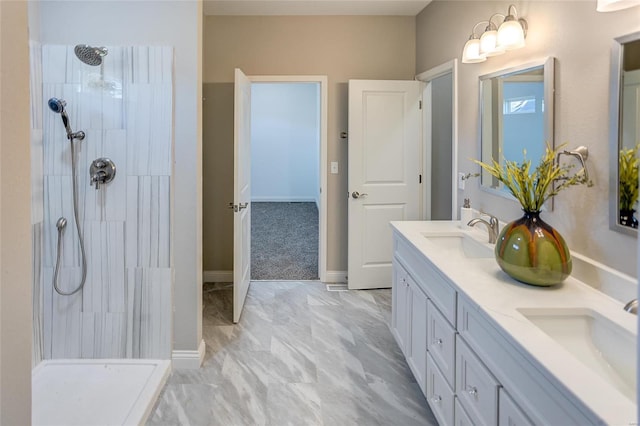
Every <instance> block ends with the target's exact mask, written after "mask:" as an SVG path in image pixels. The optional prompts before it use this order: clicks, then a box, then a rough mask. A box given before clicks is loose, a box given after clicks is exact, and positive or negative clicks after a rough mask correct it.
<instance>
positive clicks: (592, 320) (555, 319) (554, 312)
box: [518, 308, 636, 402]
mask: <svg viewBox="0 0 640 426" xmlns="http://www.w3.org/2000/svg"><path fill="white" fill-rule="evenodd" d="M518 311H519V312H520V313H521V314H522V315H524V317H525V318H527V320H529V321H531V322H532V323H533V324H534V325H535V326H536V327H538V328H539V329H540V330H542V331H543V332H544V333H545V334H547V335H548V336H549V337H551V338H552V339H553V340H554V341H556V342H557V343H558V344H560V346H562V347H563V348H564V349H565V350H567V351H568V352H570V353H571V354H572V355H573V356H574V357H576V359H577V360H578V361H580V362H582V363H583V364H585V365H586V366H587V367H589V368H590V369H591V370H592V371H593V372H595V373H596V374H598V375H599V376H600V377H601V378H603V379H605V380H606V381H607V382H609V383H610V384H611V385H613V386H614V387H616V388H617V389H618V390H619V391H620V392H622V393H623V394H624V395H625V396H626V397H627V398H629V399H630V400H631V401H633V402H635V401H636V336H635V335H634V334H633V333H631V332H629V330H627V329H625V328H623V327H621V326H619V325H617V324H615V323H614V322H612V321H610V320H608V319H607V318H605V317H603V316H602V315H600V314H599V313H597V312H595V311H593V310H591V309H586V308H585V309H582V308H572V309H563V308H558V309H525V308H520V309H518Z"/></svg>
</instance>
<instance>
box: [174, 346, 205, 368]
mask: <svg viewBox="0 0 640 426" xmlns="http://www.w3.org/2000/svg"><path fill="white" fill-rule="evenodd" d="M205 351H206V345H205V343H204V340H201V341H200V345H199V346H198V349H197V350H195V351H177V350H175V351H173V352H172V353H171V366H172V367H173V368H174V369H176V370H196V369H198V368H200V366H201V365H202V361H204V354H205Z"/></svg>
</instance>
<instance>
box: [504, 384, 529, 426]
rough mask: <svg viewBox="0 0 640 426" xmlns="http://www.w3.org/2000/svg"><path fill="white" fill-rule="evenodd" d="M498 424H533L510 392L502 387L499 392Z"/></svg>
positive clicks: (526, 425)
mask: <svg viewBox="0 0 640 426" xmlns="http://www.w3.org/2000/svg"><path fill="white" fill-rule="evenodd" d="M499 398H500V404H498V406H499V407H500V409H499V412H498V426H533V423H531V421H530V420H529V418H528V417H527V416H526V415H525V414H524V413H523V412H522V410H521V409H520V407H518V405H517V404H516V403H515V402H514V400H513V399H511V397H510V396H509V394H508V393H507V392H506V391H505V390H504V389H503V388H502V389H500V393H499Z"/></svg>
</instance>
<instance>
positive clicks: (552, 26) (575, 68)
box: [416, 1, 640, 276]
mask: <svg viewBox="0 0 640 426" xmlns="http://www.w3.org/2000/svg"><path fill="white" fill-rule="evenodd" d="M508 5H509V2H484V1H483V2H480V1H469V2H462V1H451V2H449V1H447V2H444V1H435V2H433V3H431V4H430V5H429V6H427V7H426V8H425V10H424V11H423V12H422V13H421V14H420V15H418V18H417V23H416V32H417V37H416V49H417V50H416V52H417V55H416V72H421V71H424V70H427V69H429V68H432V67H434V66H437V65H439V64H441V63H443V62H446V61H449V60H451V59H452V58H458V59H459V58H460V57H461V51H462V47H463V45H464V43H465V42H466V40H467V39H468V37H469V32H470V30H471V28H472V26H473V25H474V24H475V23H476V22H478V21H480V20H483V19H487V18H488V17H489V16H491V14H492V13H495V12H499V13H505V12H506V11H507V7H508ZM517 7H518V12H519V13H520V15H521V16H523V17H525V18H526V19H527V21H528V22H529V33H528V36H527V46H526V47H525V48H523V49H520V50H517V51H512V52H508V53H507V54H505V55H502V56H497V57H494V58H490V59H488V60H487V61H486V62H484V63H481V64H460V67H459V76H458V88H459V96H458V101H459V127H458V130H459V151H458V167H459V171H460V172H469V171H477V169H478V167H477V166H474V165H472V163H471V162H470V161H469V158H477V157H478V156H479V152H480V148H479V146H478V144H479V142H478V140H479V139H478V76H479V75H482V74H486V73H490V72H493V71H496V70H499V69H502V68H507V67H511V66H515V65H518V64H522V63H526V62H530V61H532V60H536V59H541V58H544V57H546V56H554V57H556V58H557V63H556V64H557V67H556V114H555V115H556V116H555V137H556V142H557V143H563V142H568V143H569V147H575V146H578V145H586V146H587V147H588V148H589V164H588V165H589V170H590V173H591V175H592V177H593V181H594V183H595V186H594V187H592V188H586V187H573V188H570V189H568V190H566V191H564V192H562V193H561V194H560V195H558V196H557V197H555V210H554V211H553V212H552V213H546V214H544V216H543V217H544V218H545V219H547V220H548V222H549V223H550V224H552V225H554V226H556V227H557V228H558V230H559V231H560V232H561V233H562V235H563V236H564V237H565V238H566V240H567V243H568V244H569V246H570V247H571V249H572V250H575V251H577V252H580V253H583V254H585V255H587V256H590V257H592V258H594V259H596V260H598V261H601V262H603V263H605V264H607V265H610V266H613V267H614V268H617V269H619V270H622V271H624V272H626V273H628V274H630V275H633V276H636V274H637V272H636V250H637V248H636V247H637V244H636V239H635V238H632V237H629V236H627V235H622V234H619V233H616V232H613V231H610V230H609V224H608V223H609V222H608V221H609V216H608V215H609V209H608V197H609V189H608V187H609V143H608V137H607V134H608V133H607V132H608V126H609V120H608V111H609V105H608V99H609V64H610V49H611V46H612V41H613V38H614V37H617V36H621V35H624V34H628V33H631V32H635V31H639V30H640V8H638V7H636V8H632V9H627V10H624V11H620V12H612V13H597V12H596V10H595V2H593V1H576V2H569V1H553V2H543V1H526V2H521V3H518V4H517ZM458 195H459V196H458V200H460V201H461V200H462V199H463V198H464V197H470V198H471V200H472V203H473V206H474V207H476V208H482V209H485V210H487V211H489V212H492V213H494V214H496V215H497V216H498V217H500V218H501V219H504V220H512V219H514V218H516V217H518V216H519V215H520V211H519V207H518V206H517V205H516V204H515V203H514V202H510V201H508V200H506V199H503V198H500V197H496V196H494V195H491V194H488V193H486V192H483V191H481V190H480V189H479V185H478V183H472V184H471V185H468V187H467V190H466V191H465V192H464V195H463V193H462V191H461V192H459V194H458Z"/></svg>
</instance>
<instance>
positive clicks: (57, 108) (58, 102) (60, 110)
mask: <svg viewBox="0 0 640 426" xmlns="http://www.w3.org/2000/svg"><path fill="white" fill-rule="evenodd" d="M47 105H49V109H51V111H53V112H55V113H56V114H60V117H62V124H63V125H64V129H65V130H66V131H67V139H69V140H71V139H72V138H75V139H79V140H82V139H84V132H82V131H80V132H76V133H73V131H72V130H71V126H69V116H68V115H67V111H65V109H64V107H65V106H67V102H65V100H64V99H58V98H51V99H49V102H47Z"/></svg>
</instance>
